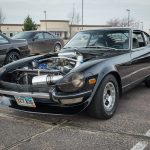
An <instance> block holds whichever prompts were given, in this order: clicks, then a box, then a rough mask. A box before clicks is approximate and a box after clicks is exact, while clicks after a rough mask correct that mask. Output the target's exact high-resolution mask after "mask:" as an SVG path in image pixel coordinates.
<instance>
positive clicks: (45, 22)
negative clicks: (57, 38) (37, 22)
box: [44, 10, 47, 31]
mask: <svg viewBox="0 0 150 150" xmlns="http://www.w3.org/2000/svg"><path fill="white" fill-rule="evenodd" d="M46 13H47V12H46V10H45V11H44V14H45V29H46V31H47V21H46Z"/></svg>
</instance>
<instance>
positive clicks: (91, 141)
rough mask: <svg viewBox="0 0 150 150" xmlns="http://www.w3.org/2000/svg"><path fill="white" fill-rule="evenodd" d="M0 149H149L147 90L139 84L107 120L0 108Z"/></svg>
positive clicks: (148, 93) (149, 91)
mask: <svg viewBox="0 0 150 150" xmlns="http://www.w3.org/2000/svg"><path fill="white" fill-rule="evenodd" d="M0 149H1V150H5V149H11V150H30V149H31V150H49V149H50V150H92V149H94V150H130V149H131V150H142V149H145V150H149V149H150V89H148V88H146V87H145V86H144V85H140V86H139V87H137V88H135V89H133V90H132V91H130V92H128V93H126V94H124V95H123V97H122V98H121V100H120V105H119V108H118V110H117V113H116V115H115V116H114V117H113V118H112V119H110V120H107V121H103V120H97V119H93V118H90V117H88V116H87V115H86V114H85V113H82V114H78V115H75V116H55V115H41V114H29V113H24V112H18V111H14V110H10V109H8V108H1V109H0Z"/></svg>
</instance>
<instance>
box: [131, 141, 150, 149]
mask: <svg viewBox="0 0 150 150" xmlns="http://www.w3.org/2000/svg"><path fill="white" fill-rule="evenodd" d="M147 145H148V142H145V141H143V142H139V143H137V144H136V145H135V146H134V147H133V148H131V150H144V148H145V147H146V146H147Z"/></svg>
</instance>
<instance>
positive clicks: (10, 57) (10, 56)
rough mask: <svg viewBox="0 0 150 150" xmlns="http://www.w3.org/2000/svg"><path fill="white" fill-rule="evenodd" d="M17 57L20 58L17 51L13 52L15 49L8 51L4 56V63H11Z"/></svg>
mask: <svg viewBox="0 0 150 150" xmlns="http://www.w3.org/2000/svg"><path fill="white" fill-rule="evenodd" d="M18 59H20V55H19V53H17V52H15V51H12V52H9V53H8V54H7V56H6V59H5V64H8V63H11V62H13V61H16V60H18Z"/></svg>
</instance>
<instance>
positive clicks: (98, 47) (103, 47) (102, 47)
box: [82, 46, 118, 50]
mask: <svg viewBox="0 0 150 150" xmlns="http://www.w3.org/2000/svg"><path fill="white" fill-rule="evenodd" d="M82 48H96V49H108V50H118V49H116V48H113V47H106V46H86V47H82Z"/></svg>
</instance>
